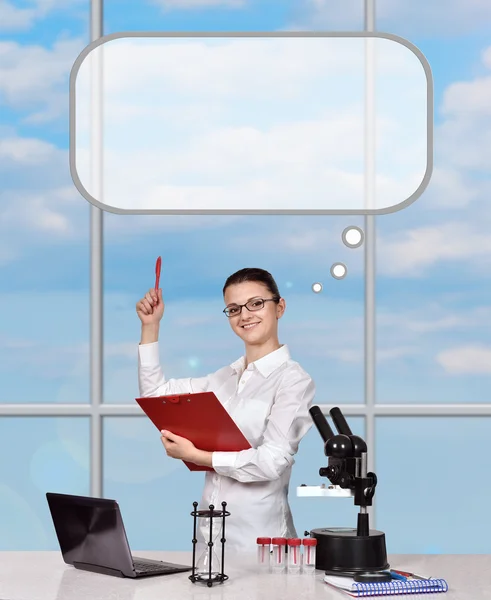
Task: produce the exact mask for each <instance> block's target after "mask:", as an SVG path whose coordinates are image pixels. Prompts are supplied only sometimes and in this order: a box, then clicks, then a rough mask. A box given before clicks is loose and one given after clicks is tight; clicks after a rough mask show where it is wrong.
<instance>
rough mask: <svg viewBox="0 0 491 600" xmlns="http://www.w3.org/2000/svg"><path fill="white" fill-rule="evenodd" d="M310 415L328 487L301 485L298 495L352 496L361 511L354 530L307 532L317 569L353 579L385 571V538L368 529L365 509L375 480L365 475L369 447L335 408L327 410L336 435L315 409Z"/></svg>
mask: <svg viewBox="0 0 491 600" xmlns="http://www.w3.org/2000/svg"><path fill="white" fill-rule="evenodd" d="M309 412H310V416H311V417H312V420H313V422H314V424H315V426H316V427H317V430H318V431H319V433H320V435H321V437H322V439H323V441H324V453H325V455H326V456H327V457H328V465H327V467H322V468H321V469H320V470H319V475H320V476H321V477H327V478H328V479H329V481H330V482H331V485H330V486H328V487H326V486H325V485H322V486H320V487H319V486H317V487H316V486H306V485H305V484H304V485H302V486H300V487H298V488H297V495H298V496H303V497H306V496H327V497H329V496H331V497H354V503H355V505H356V506H359V507H360V512H359V513H358V523H357V528H356V529H350V528H344V527H342V528H340V527H332V528H322V529H313V530H311V531H310V532H308V531H306V532H305V535H310V537H314V538H316V540H317V552H316V564H315V567H316V569H320V570H323V571H325V572H326V574H327V575H346V576H351V577H355V576H357V577H358V576H361V577H363V576H364V575H365V574H366V576H369V574H376V573H379V572H381V571H386V570H387V569H389V564H388V562H387V550H386V545H385V534H384V533H383V532H381V531H376V530H374V529H372V530H371V529H370V528H369V518H368V517H369V515H368V512H367V507H368V506H371V505H372V498H373V495H374V493H375V487H376V485H377V476H376V475H375V473H371V472H370V473H367V445H366V443H365V441H364V440H362V439H361V438H360V437H358V436H356V435H353V433H352V432H351V429H350V427H349V425H348V423H347V422H346V419H345V418H344V416H343V414H342V412H341V410H340V409H339V408H337V407H336V408H332V409H331V410H330V411H329V414H330V416H331V418H332V420H333V422H334V425H335V427H336V429H337V431H338V434H337V435H335V434H334V432H333V431H332V429H331V426H330V425H329V423H328V422H327V420H326V418H325V417H324V415H323V414H322V411H321V409H320V408H319V407H318V406H312V407H311V408H310V410H309Z"/></svg>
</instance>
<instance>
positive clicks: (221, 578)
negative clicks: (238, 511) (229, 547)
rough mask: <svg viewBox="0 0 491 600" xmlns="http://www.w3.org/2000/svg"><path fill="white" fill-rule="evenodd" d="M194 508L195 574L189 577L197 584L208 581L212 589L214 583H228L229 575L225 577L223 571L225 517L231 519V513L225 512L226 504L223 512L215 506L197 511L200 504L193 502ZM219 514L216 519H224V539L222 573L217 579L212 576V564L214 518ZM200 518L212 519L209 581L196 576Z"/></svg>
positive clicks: (223, 558)
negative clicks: (198, 521) (198, 522)
mask: <svg viewBox="0 0 491 600" xmlns="http://www.w3.org/2000/svg"><path fill="white" fill-rule="evenodd" d="M193 506H194V510H193V512H192V513H191V516H192V517H194V520H193V522H194V523H193V525H194V529H193V574H192V575H190V576H189V579H190V580H191V581H192V582H193V583H196V582H197V581H199V582H203V583H204V582H205V581H206V585H207V586H208V587H211V586H212V585H213V583H223V582H224V581H226V580H227V579H228V575H225V573H224V571H223V563H224V560H225V541H226V540H225V517H229V516H230V513H229V512H228V511H226V510H225V507H226V506H227V503H226V502H222V510H221V511H216V510H215V507H214V506H213V504H210V506H209V507H208V508H209V509H210V510H196V509H197V508H198V503H197V502H193ZM217 512H218V513H219V515H220V516H215V518H216V519H219V518H220V517H221V518H222V537H221V540H220V541H221V543H222V560H221V563H222V572H221V573H219V574H218V575H216V576H215V577H212V576H211V564H212V553H213V518H214V514H215V513H217ZM198 517H204V518H206V517H209V518H210V539H209V542H208V551H209V553H210V554H209V561H208V564H209V569H210V571H209V575H208V579H202V578H201V577H198V576H197V575H196V544H197V543H198V540H197V538H196V522H197V518H198Z"/></svg>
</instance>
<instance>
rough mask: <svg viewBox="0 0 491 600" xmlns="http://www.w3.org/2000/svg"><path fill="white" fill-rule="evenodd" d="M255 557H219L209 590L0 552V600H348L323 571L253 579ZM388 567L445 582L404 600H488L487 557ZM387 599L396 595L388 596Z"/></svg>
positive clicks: (181, 559) (490, 558)
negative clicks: (222, 578) (221, 576)
mask: <svg viewBox="0 0 491 600" xmlns="http://www.w3.org/2000/svg"><path fill="white" fill-rule="evenodd" d="M133 554H134V555H136V556H141V557H145V558H156V559H160V560H166V561H170V562H176V563H180V564H189V565H191V557H192V554H191V552H144V551H140V552H137V551H134V552H133ZM254 561H255V556H250V557H248V558H247V561H246V564H245V565H244V566H243V567H242V568H241V567H240V565H238V564H237V562H236V560H234V561H232V558H229V560H228V562H227V557H225V573H226V574H227V575H228V576H229V577H230V579H229V580H228V581H226V582H225V583H222V584H215V585H214V586H213V587H212V588H211V589H210V588H208V587H207V586H206V584H205V585H203V584H193V583H191V581H189V579H188V576H189V575H190V573H191V571H190V572H189V573H179V574H175V575H166V576H158V577H148V578H143V579H139V580H134V579H121V578H119V577H110V576H107V575H99V574H96V573H88V572H84V571H79V570H77V569H74V568H73V567H70V566H68V565H65V563H64V562H63V560H62V558H61V555H60V553H59V552H0V599H2V600H178V598H186V600H187V599H190V600H212V599H213V600H270V599H271V598H279V599H280V600H304V599H305V600H307V599H309V600H311V599H312V598H321V599H322V598H324V599H327V600H329V599H336V598H337V599H338V600H341V599H342V598H345V599H348V598H350V596H348V595H347V594H343V593H342V592H339V591H337V590H333V589H331V588H329V587H328V586H327V585H326V584H325V583H323V581H322V577H323V572H321V571H317V572H316V573H315V574H313V575H309V574H303V573H302V574H300V575H290V574H282V575H274V574H269V573H264V574H258V571H257V568H256V566H255V562H254ZM389 562H390V565H391V567H393V568H400V569H406V570H408V571H412V572H414V573H418V574H421V575H427V576H430V577H442V578H444V579H446V580H447V582H448V584H449V590H448V592H446V593H439V594H422V595H419V594H418V595H417V594H415V595H410V596H407V597H408V598H413V599H414V600H415V599H420V600H423V599H426V600H428V599H429V598H434V599H438V598H441V599H442V600H486V599H487V598H491V555H474V556H469V555H467V556H459V555H441V556H438V555H429V556H420V555H406V556H403V555H393V556H389ZM392 597H393V598H397V597H399V598H400V597H401V596H392Z"/></svg>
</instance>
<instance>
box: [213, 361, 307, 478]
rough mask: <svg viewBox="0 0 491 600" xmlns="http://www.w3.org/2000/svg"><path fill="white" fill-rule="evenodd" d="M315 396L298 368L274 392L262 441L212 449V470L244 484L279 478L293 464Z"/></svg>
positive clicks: (305, 377)
mask: <svg viewBox="0 0 491 600" xmlns="http://www.w3.org/2000/svg"><path fill="white" fill-rule="evenodd" d="M314 396H315V385H314V382H313V381H312V379H311V378H310V377H309V376H308V375H307V374H306V373H304V372H298V371H297V372H295V373H293V374H292V375H291V376H289V377H288V378H286V380H285V381H284V382H283V384H282V386H281V389H280V390H279V391H278V392H277V394H276V398H275V401H274V403H273V407H272V409H271V413H270V415H269V417H268V420H267V425H266V429H265V432H264V436H263V440H262V443H261V444H260V445H259V446H258V447H257V448H249V449H248V450H241V451H240V452H213V454H212V466H213V469H214V470H215V471H216V472H217V473H218V474H219V475H226V476H228V477H231V478H233V479H236V480H237V481H240V482H244V483H249V482H254V481H271V480H274V479H279V478H280V477H281V475H282V474H283V472H284V471H285V469H286V468H287V467H290V466H291V465H293V463H294V460H293V457H294V455H295V454H296V453H297V450H298V446H299V444H300V441H301V440H302V438H303V437H304V436H305V434H306V433H307V432H308V431H309V429H310V428H311V427H312V424H313V423H312V418H311V416H310V413H309V408H310V407H311V406H312V402H313V399H314Z"/></svg>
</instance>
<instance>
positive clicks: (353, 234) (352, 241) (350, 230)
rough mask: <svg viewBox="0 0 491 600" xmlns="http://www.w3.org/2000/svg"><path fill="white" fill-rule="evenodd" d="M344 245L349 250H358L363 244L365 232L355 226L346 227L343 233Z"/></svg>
mask: <svg viewBox="0 0 491 600" xmlns="http://www.w3.org/2000/svg"><path fill="white" fill-rule="evenodd" d="M341 237H342V239H343V243H344V244H345V245H346V246H348V247H349V248H358V247H359V246H361V245H362V244H363V238H364V235H363V231H362V230H361V229H360V228H359V227H356V226H354V225H350V227H346V229H345V230H344V231H343V233H342V236H341Z"/></svg>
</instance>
